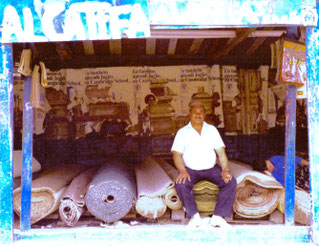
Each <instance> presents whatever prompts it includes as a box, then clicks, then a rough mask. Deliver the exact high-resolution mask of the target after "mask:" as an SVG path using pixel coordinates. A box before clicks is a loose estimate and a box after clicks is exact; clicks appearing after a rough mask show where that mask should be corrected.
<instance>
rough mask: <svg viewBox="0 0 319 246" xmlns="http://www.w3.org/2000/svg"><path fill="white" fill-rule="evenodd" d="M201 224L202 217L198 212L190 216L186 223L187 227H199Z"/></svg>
mask: <svg viewBox="0 0 319 246" xmlns="http://www.w3.org/2000/svg"><path fill="white" fill-rule="evenodd" d="M201 224H202V219H201V217H200V215H199V213H196V214H194V215H193V216H192V218H191V219H190V221H189V222H188V224H187V227H190V228H197V227H200V226H201Z"/></svg>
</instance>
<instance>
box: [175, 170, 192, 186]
mask: <svg viewBox="0 0 319 246" xmlns="http://www.w3.org/2000/svg"><path fill="white" fill-rule="evenodd" d="M187 179H188V181H191V177H190V176H189V174H188V172H186V171H185V172H180V173H179V174H178V176H177V178H176V180H175V182H176V183H179V184H180V183H183V184H184V183H185V182H186V180H187Z"/></svg>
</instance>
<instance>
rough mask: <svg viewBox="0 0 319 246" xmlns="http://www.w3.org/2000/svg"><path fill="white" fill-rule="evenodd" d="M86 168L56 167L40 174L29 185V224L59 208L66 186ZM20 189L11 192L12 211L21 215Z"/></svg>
mask: <svg viewBox="0 0 319 246" xmlns="http://www.w3.org/2000/svg"><path fill="white" fill-rule="evenodd" d="M86 168H87V167H84V166H81V165H78V164H64V165H62V164H61V165H56V166H54V167H51V168H49V169H47V170H45V171H44V172H42V173H41V174H40V175H39V177H38V178H36V179H35V180H33V181H32V185H31V224H34V223H36V222H37V221H39V220H41V219H43V218H45V217H46V216H48V215H50V214H51V213H53V212H54V211H56V210H57V209H58V208H59V205H60V200H61V197H62V195H63V193H64V191H65V190H66V187H67V185H68V184H69V183H70V182H71V181H72V179H73V178H74V177H75V176H77V175H78V174H79V173H81V172H83V171H84V170H85V169H86ZM21 190H22V189H21V187H19V188H17V189H15V190H14V191H13V205H14V211H15V212H16V213H17V214H18V215H20V214H21Z"/></svg>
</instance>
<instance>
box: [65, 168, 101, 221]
mask: <svg viewBox="0 0 319 246" xmlns="http://www.w3.org/2000/svg"><path fill="white" fill-rule="evenodd" d="M96 171H97V167H91V168H89V169H87V170H86V171H84V172H82V173H81V174H80V175H78V176H77V177H75V178H74V179H73V180H72V182H71V184H70V185H69V186H68V187H67V189H66V191H65V192H64V193H63V196H62V198H61V204H60V206H59V214H60V218H61V220H62V221H63V223H64V224H65V225H67V226H74V225H76V223H77V222H78V221H79V219H80V217H81V215H82V213H83V212H84V205H85V201H84V197H85V194H86V192H87V189H88V185H89V183H90V182H91V181H92V179H93V176H94V175H95V173H96Z"/></svg>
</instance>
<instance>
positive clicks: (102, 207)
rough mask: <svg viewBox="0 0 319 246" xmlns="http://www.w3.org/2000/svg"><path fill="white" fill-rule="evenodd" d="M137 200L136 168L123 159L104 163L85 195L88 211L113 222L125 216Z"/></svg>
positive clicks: (108, 221)
mask: <svg viewBox="0 0 319 246" xmlns="http://www.w3.org/2000/svg"><path fill="white" fill-rule="evenodd" d="M135 201H136V181H135V175H134V169H133V168H132V167H131V165H130V164H129V163H128V162H126V161H124V160H122V159H117V158H115V159H110V160H108V161H107V162H106V163H104V164H103V165H102V166H101V167H100V168H99V170H98V171H97V173H96V175H95V176H94V178H93V180H92V181H91V183H90V186H89V188H88V191H87V193H86V196H85V203H86V206H87V209H88V211H89V212H90V213H91V214H92V215H94V216H95V217H96V218H98V219H100V220H102V221H104V222H106V223H112V222H115V221H117V220H119V219H121V218H123V217H124V216H125V215H126V214H128V212H129V211H130V210H131V208H132V206H133V204H134V203H135Z"/></svg>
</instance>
